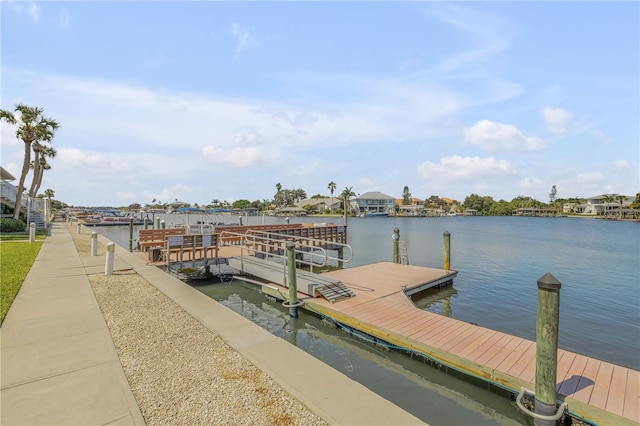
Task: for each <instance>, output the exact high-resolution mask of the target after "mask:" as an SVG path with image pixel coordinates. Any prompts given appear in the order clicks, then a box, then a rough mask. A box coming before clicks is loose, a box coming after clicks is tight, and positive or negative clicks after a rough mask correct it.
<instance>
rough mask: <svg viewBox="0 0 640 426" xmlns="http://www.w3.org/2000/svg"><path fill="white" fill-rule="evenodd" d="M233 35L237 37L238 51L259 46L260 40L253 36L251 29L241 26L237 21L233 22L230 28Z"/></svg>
mask: <svg viewBox="0 0 640 426" xmlns="http://www.w3.org/2000/svg"><path fill="white" fill-rule="evenodd" d="M230 32H231V35H233V36H234V37H235V38H236V52H238V53H240V52H241V51H243V50H245V49H247V48H250V47H255V46H258V44H259V43H258V40H256V39H254V38H253V37H251V35H250V34H249V31H248V30H247V29H246V28H243V27H241V26H240V25H239V24H237V23H235V22H234V23H233V24H231V29H230Z"/></svg>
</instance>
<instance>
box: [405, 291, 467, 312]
mask: <svg viewBox="0 0 640 426" xmlns="http://www.w3.org/2000/svg"><path fill="white" fill-rule="evenodd" d="M457 294H458V290H456V289H455V288H454V287H453V286H452V285H450V286H447V287H444V288H441V289H435V288H430V289H427V290H425V291H422V292H420V293H417V294H414V295H412V296H411V300H412V301H413V304H414V305H416V307H418V308H420V309H423V310H425V311H429V312H434V313H437V314H441V315H444V316H446V317H450V316H451V314H452V311H451V299H452V298H454V297H456V295H457Z"/></svg>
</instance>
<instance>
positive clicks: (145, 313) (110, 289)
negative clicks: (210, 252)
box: [72, 233, 327, 425]
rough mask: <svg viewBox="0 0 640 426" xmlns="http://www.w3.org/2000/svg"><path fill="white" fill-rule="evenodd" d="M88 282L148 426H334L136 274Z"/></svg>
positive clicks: (83, 246) (80, 242)
mask: <svg viewBox="0 0 640 426" xmlns="http://www.w3.org/2000/svg"><path fill="white" fill-rule="evenodd" d="M72 235H73V236H74V240H75V242H76V247H77V249H78V253H79V254H80V255H81V256H88V255H90V247H91V245H90V244H91V243H90V239H89V236H87V235H84V234H80V235H77V234H75V235H74V234H73V233H72ZM98 253H99V254H100V253H104V247H100V244H99V247H98ZM89 281H90V283H91V286H92V288H93V291H94V293H95V296H96V299H97V300H98V303H99V305H100V308H101V310H102V312H103V314H104V317H105V320H106V322H107V324H108V326H109V329H110V331H111V336H112V338H113V341H114V343H115V346H116V349H117V352H118V356H119V358H120V361H121V363H122V366H123V367H124V372H125V374H126V376H127V379H128V380H129V384H130V385H131V389H132V391H133V394H134V396H135V398H136V401H137V402H138V406H139V407H140V410H141V412H142V415H143V417H144V419H145V421H146V423H147V424H149V425H326V424H327V423H326V422H324V421H323V420H322V419H321V418H320V417H318V416H317V415H315V414H314V413H312V412H311V411H309V410H308V409H307V408H306V407H305V406H304V405H302V404H301V403H300V402H299V401H298V400H296V399H295V398H294V397H292V396H291V395H289V394H288V393H286V392H285V391H283V390H282V388H280V387H279V386H278V385H277V384H276V383H275V382H274V381H273V380H272V379H271V378H270V377H269V376H267V375H266V374H265V373H263V372H262V371H260V370H259V369H257V368H256V367H255V366H254V365H253V364H251V363H250V362H249V361H248V360H247V359H245V358H244V357H243V356H242V355H240V354H239V353H238V352H236V351H235V350H234V349H233V348H231V347H230V346H229V345H228V344H227V343H225V341H224V340H223V339H222V338H221V337H220V336H218V335H217V334H215V333H213V332H211V331H210V330H209V329H207V328H205V327H204V326H203V325H202V324H200V322H198V321H197V320H196V319H195V318H193V317H192V316H191V315H189V314H188V313H187V312H185V311H184V310H183V309H182V308H181V307H180V306H178V305H177V304H176V303H175V302H173V301H172V300H171V299H169V298H168V297H167V296H165V295H164V294H162V293H161V292H160V291H158V290H157V289H156V288H155V287H153V286H152V285H150V284H149V283H148V282H147V281H146V280H145V279H143V278H142V277H140V276H139V275H138V274H136V273H135V271H133V270H130V271H120V272H116V273H114V274H113V275H110V276H105V275H103V274H96V275H91V276H89Z"/></svg>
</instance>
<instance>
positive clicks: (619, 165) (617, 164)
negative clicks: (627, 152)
mask: <svg viewBox="0 0 640 426" xmlns="http://www.w3.org/2000/svg"><path fill="white" fill-rule="evenodd" d="M612 164H613V168H614V169H617V170H623V169H628V168H629V162H628V161H627V160H616V161H614V162H613V163H612Z"/></svg>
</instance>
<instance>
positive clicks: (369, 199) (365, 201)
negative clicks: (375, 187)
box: [352, 191, 395, 214]
mask: <svg viewBox="0 0 640 426" xmlns="http://www.w3.org/2000/svg"><path fill="white" fill-rule="evenodd" d="M352 205H354V210H355V211H356V212H357V213H359V214H376V213H377V214H394V213H395V210H394V206H395V198H394V197H392V196H391V195H386V194H383V193H381V192H377V191H374V192H365V193H364V194H362V195H359V196H358V197H356V198H355V199H354V200H353V202H352Z"/></svg>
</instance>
